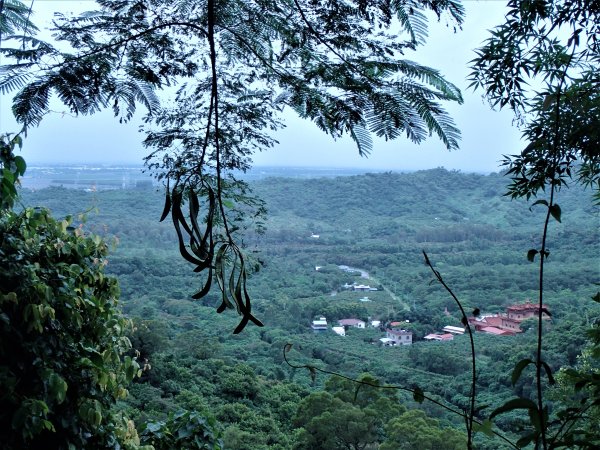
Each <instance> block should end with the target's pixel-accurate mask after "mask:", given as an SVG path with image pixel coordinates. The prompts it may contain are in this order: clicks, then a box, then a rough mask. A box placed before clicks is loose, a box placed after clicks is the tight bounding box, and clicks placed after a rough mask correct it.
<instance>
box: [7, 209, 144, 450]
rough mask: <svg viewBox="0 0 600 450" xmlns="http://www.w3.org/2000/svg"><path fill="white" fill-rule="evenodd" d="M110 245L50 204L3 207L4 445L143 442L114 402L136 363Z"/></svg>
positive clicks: (99, 445) (126, 444) (76, 445)
mask: <svg viewBox="0 0 600 450" xmlns="http://www.w3.org/2000/svg"><path fill="white" fill-rule="evenodd" d="M106 254H107V246H106V244H105V243H104V242H103V241H102V240H101V239H100V238H99V237H97V236H85V235H84V233H83V231H82V230H81V229H80V228H73V227H72V226H71V221H70V220H69V219H66V220H62V221H58V220H56V219H53V218H52V217H51V216H50V214H49V212H48V211H47V210H44V209H26V210H24V211H23V212H21V213H15V212H13V211H3V212H1V213H0V279H1V280H2V284H1V286H0V361H1V362H0V385H1V386H2V391H3V392H2V395H1V396H0V442H2V448H4V449H7V450H10V449H17V448H19V449H21V448H28V449H37V448H44V449H48V448H52V449H67V448H68V449H75V448H77V449H81V448H115V449H117V448H129V449H131V448H137V446H138V444H139V439H138V437H137V432H136V430H135V427H134V426H133V424H132V422H130V421H128V420H127V419H124V418H123V417H122V416H121V415H119V414H118V413H115V412H113V410H112V409H111V407H112V406H113V405H114V404H115V402H116V401H117V400H118V399H121V398H124V397H125V396H126V395H127V390H126V389H125V386H126V385H127V384H128V383H129V382H130V381H131V380H132V379H133V378H134V377H135V376H136V375H137V374H138V372H139V366H138V364H137V362H136V360H135V358H132V357H131V356H125V355H124V353H125V352H126V351H127V350H129V349H130V348H131V344H130V342H129V339H128V338H127V337H126V335H125V333H126V332H127V331H128V329H129V328H130V323H129V321H128V320H126V319H125V318H124V317H123V316H122V315H121V313H120V311H119V309H118V308H117V299H118V295H119V289H118V285H117V281H116V280H115V279H114V278H110V277H107V276H106V275H105V273H104V266H105V263H106V260H105V257H106Z"/></svg>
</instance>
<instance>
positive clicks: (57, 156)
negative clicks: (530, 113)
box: [0, 0, 522, 173]
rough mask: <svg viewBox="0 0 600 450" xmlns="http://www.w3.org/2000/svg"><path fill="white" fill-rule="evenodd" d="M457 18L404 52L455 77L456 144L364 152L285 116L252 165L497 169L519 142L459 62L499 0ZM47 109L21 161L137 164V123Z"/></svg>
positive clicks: (44, 2)
mask: <svg viewBox="0 0 600 450" xmlns="http://www.w3.org/2000/svg"><path fill="white" fill-rule="evenodd" d="M464 5H465V8H466V17H465V24H464V26H463V30H462V31H458V32H457V33H454V32H453V30H452V28H448V27H447V26H446V24H445V23H443V22H442V23H438V22H437V21H435V20H432V21H431V22H430V28H429V39H428V41H427V44H426V45H425V46H422V47H419V48H418V50H417V52H415V53H414V54H407V55H406V57H407V58H408V59H411V60H414V61H417V62H418V63H421V64H425V65H429V66H431V67H434V68H436V69H438V70H440V71H441V72H442V73H443V74H444V75H445V76H446V78H447V79H448V80H449V81H451V82H453V83H454V84H456V85H457V86H458V87H459V88H460V89H461V91H462V92H463V96H464V99H465V103H464V104H463V105H451V104H448V105H447V106H448V108H447V109H448V110H449V112H450V113H451V115H452V116H453V118H454V120H455V122H456V123H457V125H458V127H459V128H460V130H461V132H462V140H461V143H460V150H456V151H452V152H448V151H447V150H446V149H445V147H444V145H443V144H442V143H441V142H440V141H439V140H437V139H436V138H435V137H434V136H432V137H431V138H430V139H429V140H428V141H427V142H425V143H424V144H421V145H414V144H412V143H411V142H410V141H408V140H406V139H405V138H400V139H397V140H395V141H390V142H385V141H383V140H375V142H374V149H373V152H372V154H371V156H370V157H369V158H361V157H360V156H358V152H357V150H356V147H355V145H354V143H353V141H352V140H350V139H349V138H347V139H342V140H338V141H333V140H332V139H331V138H330V137H328V136H326V135H324V134H323V133H322V132H321V131H320V130H318V129H317V128H316V127H315V126H314V125H313V124H312V123H310V122H307V121H303V120H300V119H297V118H296V117H294V116H293V114H291V113H290V114H288V115H287V116H286V123H287V125H288V126H287V128H286V129H285V130H283V131H280V132H278V134H277V135H276V136H275V137H276V138H277V139H278V140H279V142H280V144H279V145H278V146H277V147H275V148H273V149H270V150H268V151H266V152H263V153H260V154H257V155H255V157H254V162H255V165H275V166H294V167H297V166H310V167H363V168H367V169H370V170H378V169H385V170H415V169H428V168H434V167H440V166H443V167H446V168H447V169H459V170H462V171H463V172H484V173H487V172H493V171H497V170H498V166H499V164H498V163H499V161H500V160H501V159H502V155H503V154H514V153H517V152H518V151H519V150H520V148H521V146H522V143H521V142H520V133H519V131H518V130H517V129H516V128H515V127H514V126H513V125H512V114H511V113H510V112H509V111H502V112H494V111H491V110H490V108H489V106H488V104H487V103H486V102H485V101H484V100H483V99H482V98H481V93H479V92H476V93H473V92H472V91H471V90H467V89H466V87H467V85H468V83H467V82H466V77H467V75H468V72H469V69H468V67H467V62H468V61H469V60H471V59H472V58H473V56H474V55H473V50H474V49H475V48H477V47H478V46H479V45H480V44H481V43H482V42H483V41H484V40H485V39H486V37H487V30H489V29H490V28H492V27H493V26H494V25H497V24H500V23H501V22H502V21H503V17H504V11H505V2H504V1H490V0H487V1H485V0H482V1H477V0H467V1H464ZM74 8H78V9H94V4H93V2H91V1H76V0H71V1H57V0H36V1H35V3H34V12H35V15H34V16H33V20H34V21H35V22H36V23H37V24H41V23H43V22H45V21H49V20H50V19H51V18H52V12H53V11H58V10H60V11H62V12H66V11H69V10H72V9H74ZM10 103H11V102H10V96H2V97H0V132H2V133H3V132H8V131H16V130H18V127H17V125H16V123H15V122H14V120H13V119H12V114H11V112H10ZM53 109H54V110H56V112H55V113H52V114H50V115H49V116H47V117H46V118H45V119H44V121H43V122H42V124H41V125H40V126H39V127H38V128H36V129H32V130H31V131H30V132H29V133H28V136H27V138H26V140H25V143H24V148H23V153H22V154H23V156H24V157H25V159H26V160H27V161H28V164H29V165H36V164H48V163H61V164H64V163H67V164H69V163H78V164H81V163H88V164H96V163H106V164H112V163H118V164H141V163H142V157H143V156H144V155H145V150H144V149H143V148H142V146H141V144H140V142H141V140H142V138H143V136H142V135H141V134H140V133H138V132H137V124H136V123H135V122H134V123H129V124H125V125H120V124H119V123H118V122H117V121H116V120H115V119H114V118H113V117H112V114H111V113H110V112H108V111H105V112H103V113H100V114H96V115H94V116H92V117H79V118H72V117H70V116H69V115H68V114H65V113H64V112H66V108H65V107H64V106H62V105H60V104H59V103H56V106H55V107H54V108H53Z"/></svg>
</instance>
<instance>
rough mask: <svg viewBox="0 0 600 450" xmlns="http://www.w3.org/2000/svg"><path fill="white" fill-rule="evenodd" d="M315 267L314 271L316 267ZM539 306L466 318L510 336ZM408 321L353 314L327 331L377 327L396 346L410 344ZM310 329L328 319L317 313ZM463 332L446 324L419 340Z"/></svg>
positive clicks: (318, 329) (477, 327) (545, 314)
mask: <svg viewBox="0 0 600 450" xmlns="http://www.w3.org/2000/svg"><path fill="white" fill-rule="evenodd" d="M338 267H339V268H340V270H342V271H344V272H347V273H355V272H358V273H360V276H361V278H363V279H364V278H366V279H368V278H369V275H368V273H367V272H366V271H364V270H362V269H355V268H352V267H348V266H338ZM315 269H316V270H317V271H318V270H319V269H320V267H319V266H316V267H315ZM341 288H342V289H344V290H351V291H356V292H368V291H377V290H378V289H377V288H374V287H371V286H369V285H365V284H362V283H356V282H354V283H352V284H350V283H345V284H344V285H343V286H342V287H341ZM359 301H370V300H369V298H368V297H362V298H360V299H359ZM539 312H540V309H539V305H537V304H534V303H531V302H530V301H529V300H526V301H525V303H515V304H512V305H510V306H507V307H506V312H504V313H495V314H491V313H487V314H486V313H481V312H480V313H479V314H478V315H477V316H471V317H469V318H468V324H469V326H470V327H471V330H472V331H475V332H478V333H485V334H491V335H494V336H514V335H516V334H518V333H522V332H523V329H522V328H521V324H522V322H523V321H525V320H527V319H531V318H537V317H538V316H539ZM445 313H446V315H447V316H450V314H449V313H448V310H447V309H446V310H445ZM542 318H543V320H549V319H550V312H549V310H548V307H547V306H546V305H542ZM407 323H410V322H409V321H408V320H405V321H390V322H386V323H383V322H382V321H381V320H374V319H371V318H369V319H368V320H367V321H365V320H361V319H359V318H356V317H351V318H341V319H337V320H334V321H333V322H332V326H331V331H332V332H334V333H335V334H337V335H339V336H346V332H347V330H348V329H349V328H356V329H363V330H364V329H366V328H367V327H370V328H375V329H379V330H380V331H381V332H382V333H385V335H384V336H382V337H381V338H380V339H379V344H380V345H382V346H387V347H399V346H405V345H412V343H413V332H412V331H410V330H407V329H406V328H405V327H406V324H407ZM311 328H312V330H313V332H315V333H323V332H327V331H329V330H330V327H329V322H328V320H327V318H326V317H324V316H318V317H315V318H314V320H313V321H312V323H311ZM465 332H466V328H464V327H460V326H454V325H446V326H444V327H443V328H442V330H441V331H439V332H435V333H430V334H428V335H426V336H423V340H426V341H446V342H447V341H452V340H453V339H454V336H457V335H463V334H465Z"/></svg>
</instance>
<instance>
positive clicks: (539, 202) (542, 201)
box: [529, 200, 548, 211]
mask: <svg viewBox="0 0 600 450" xmlns="http://www.w3.org/2000/svg"><path fill="white" fill-rule="evenodd" d="M535 205H546V206H548V202H547V201H546V200H536V201H535V202H533V203H532V204H531V206H530V207H529V211H531V209H532V208H533V207H534V206H535Z"/></svg>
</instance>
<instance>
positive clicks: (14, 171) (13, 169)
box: [0, 134, 27, 210]
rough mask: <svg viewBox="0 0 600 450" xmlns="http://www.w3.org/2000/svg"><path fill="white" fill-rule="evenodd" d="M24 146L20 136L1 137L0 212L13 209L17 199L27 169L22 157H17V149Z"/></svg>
mask: <svg viewBox="0 0 600 450" xmlns="http://www.w3.org/2000/svg"><path fill="white" fill-rule="evenodd" d="M22 145H23V142H22V139H21V136H19V135H16V136H11V135H8V134H6V135H2V136H0V169H1V172H0V210H6V209H11V208H12V207H13V206H14V204H15V201H16V199H17V196H18V194H17V186H18V185H19V177H20V176H23V174H25V169H26V167H27V164H26V163H25V160H24V159H23V157H22V156H15V147H17V146H18V147H19V148H21V146H22Z"/></svg>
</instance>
